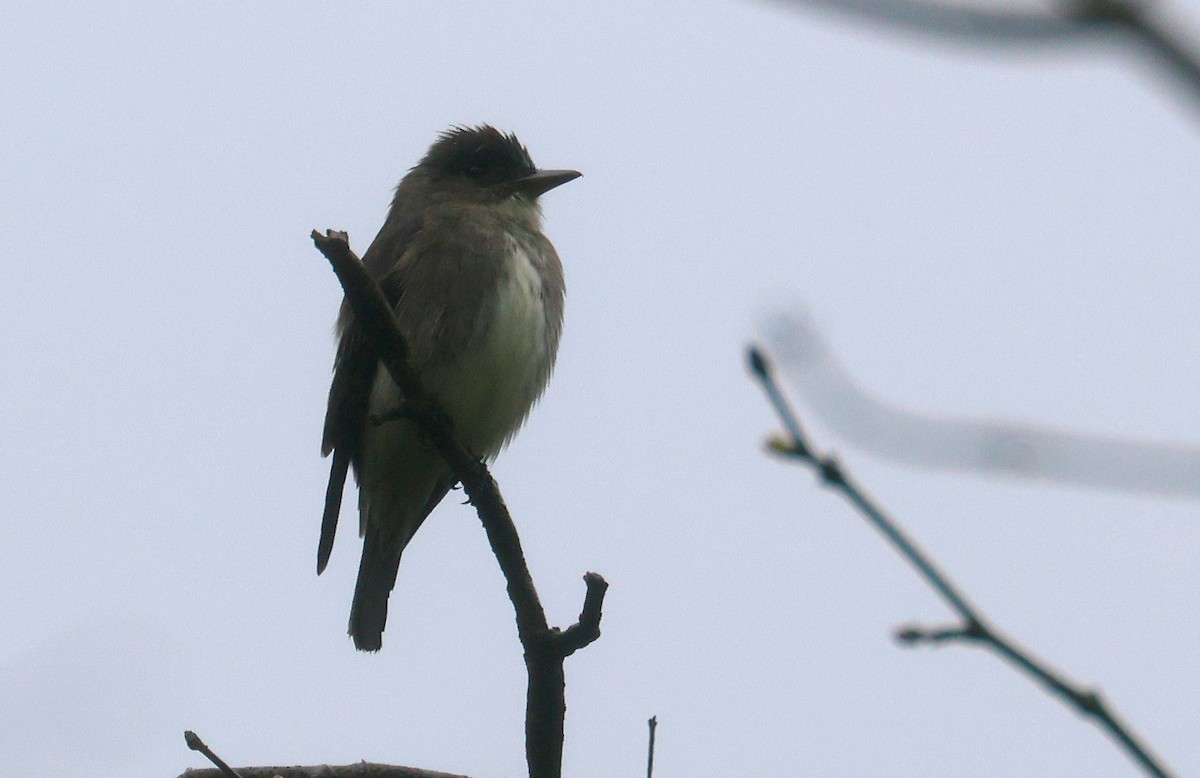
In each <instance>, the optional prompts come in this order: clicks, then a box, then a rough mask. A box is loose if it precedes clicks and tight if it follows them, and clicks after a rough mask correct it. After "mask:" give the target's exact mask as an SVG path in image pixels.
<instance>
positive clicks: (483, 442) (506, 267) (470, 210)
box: [317, 126, 580, 651]
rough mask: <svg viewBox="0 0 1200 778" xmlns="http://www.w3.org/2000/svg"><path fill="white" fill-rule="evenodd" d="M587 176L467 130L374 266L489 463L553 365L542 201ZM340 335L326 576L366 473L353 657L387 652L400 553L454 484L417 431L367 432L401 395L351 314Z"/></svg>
mask: <svg viewBox="0 0 1200 778" xmlns="http://www.w3.org/2000/svg"><path fill="white" fill-rule="evenodd" d="M579 175H580V174H579V173H578V172H576V171H574V170H539V169H538V168H537V167H535V166H534V164H533V161H532V160H531V159H530V157H529V152H528V151H527V150H526V149H525V147H524V146H523V145H521V143H520V141H518V140H517V139H516V137H515V136H513V135H511V134H505V133H502V132H500V131H499V130H496V129H494V128H492V127H488V126H480V127H454V128H452V129H450V130H448V131H447V132H445V133H443V134H442V135H441V136H439V137H438V139H437V141H436V142H435V143H434V144H433V145H432V146H431V147H430V148H429V151H428V152H427V153H426V154H425V156H424V157H423V158H422V159H421V161H420V162H419V163H417V165H416V167H414V168H412V170H410V171H409V172H408V174H407V175H406V176H405V177H404V179H403V180H402V181H401V182H400V185H399V186H398V187H396V196H395V198H394V199H393V200H392V207H391V210H390V211H389V213H388V217H387V220H386V221H385V222H384V224H383V228H382V229H381V230H380V231H379V234H378V235H377V236H376V237H375V240H374V242H372V243H371V246H370V248H368V249H367V253H366V254H365V255H364V256H363V265H364V266H365V267H366V269H367V271H368V272H369V273H370V274H371V276H372V277H374V278H375V280H376V281H377V282H378V283H379V285H380V286H381V287H382V289H383V292H384V295H385V296H386V297H387V300H388V302H389V303H390V304H391V306H392V308H393V310H394V311H395V314H396V319H397V321H398V322H399V324H400V329H401V331H402V332H403V333H404V336H405V337H406V338H407V340H408V345H409V349H410V358H411V363H412V365H413V366H414V367H415V368H416V372H417V374H418V375H419V376H420V378H421V381H422V383H423V384H424V386H425V387H426V389H428V390H429V391H430V392H431V393H432V394H433V396H434V397H435V398H436V400H437V401H438V403H439V404H440V406H441V408H442V409H443V410H444V411H446V413H447V414H448V415H449V417H450V419H451V421H452V422H453V425H454V433H455V436H456V437H457V439H458V440H459V442H460V443H462V444H463V445H464V446H465V447H466V448H467V450H468V451H470V452H472V453H473V454H476V455H478V456H480V457H484V458H486V459H491V458H493V457H495V456H496V454H497V453H499V451H500V449H501V448H503V447H504V446H505V444H507V443H508V441H509V440H510V439H511V438H512V437H513V435H515V434H516V432H517V429H518V428H520V426H521V424H522V423H523V422H524V421H525V417H526V416H527V415H528V414H529V410H530V408H532V407H533V404H534V402H536V401H537V399H538V397H540V396H541V394H542V391H543V390H544V389H545V388H546V382H547V381H548V380H549V378H550V372H551V370H552V369H553V367H554V358H555V355H556V353H557V351H558V341H559V334H560V332H561V331H562V315H563V295H564V291H565V287H564V282H563V274H562V265H561V264H560V262H559V260H558V254H557V253H556V252H555V251H554V246H552V245H551V244H550V241H549V240H547V239H546V236H545V235H543V234H542V214H541V208H540V207H539V205H538V197H539V196H540V195H542V194H545V193H546V192H548V191H549V190H551V189H553V188H554V187H556V186H559V185H560V184H565V183H566V182H568V181H571V180H572V179H575V178H578V177H579ZM337 331H338V334H339V338H340V339H339V343H338V349H337V357H336V359H335V362H334V375H333V385H332V386H331V387H330V389H329V406H328V410H327V411H326V415H325V433H324V438H323V442H322V446H321V448H322V453H323V454H325V455H328V454H330V453H331V452H332V454H333V464H332V467H331V471H330V475H329V486H328V488H327V490H326V494H325V514H324V517H323V519H322V522H321V539H320V543H319V545H318V548H317V573H318V574H320V573H321V572H322V571H323V570H324V569H325V565H326V564H327V563H328V561H329V553H330V550H331V549H332V547H333V536H334V531H335V530H336V528H337V518H338V511H339V509H340V506H341V499H342V488H343V486H344V484H345V480H346V473H347V470H348V469H349V468H351V467H353V469H354V474H355V477H356V479H357V481H358V510H359V534H360V535H362V537H363V550H362V561H361V562H360V563H359V568H358V583H357V585H356V586H355V590H354V603H353V605H352V606H351V609H350V630H349V631H350V636H351V637H352V638H353V639H354V645H355V647H356V648H358V649H359V650H362V651H378V650H379V648H380V647H381V646H382V643H383V628H384V623H385V621H386V620H387V601H388V595H389V594H390V593H391V591H392V588H393V587H394V586H395V583H396V571H397V569H398V568H399V565H400V555H401V554H402V553H403V551H404V548H405V546H407V545H408V543H409V541H410V540H412V537H413V534H414V533H415V532H416V531H417V529H418V528H419V527H420V526H421V522H423V521H424V520H425V517H426V516H428V515H429V513H430V511H432V510H433V509H434V508H435V507H436V506H437V504H438V503H439V502H441V500H442V498H443V497H445V495H446V492H447V491H448V490H449V489H450V488H451V487H452V486H453V485H454V483H455V480H456V479H455V477H454V475H453V473H451V472H450V468H449V467H448V466H447V465H446V463H445V462H444V461H443V460H442V458H441V457H440V456H439V455H438V453H437V451H436V450H435V449H434V448H433V446H432V444H431V443H430V441H429V440H428V439H427V437H426V436H425V435H424V434H423V433H422V432H421V431H420V430H419V429H418V428H417V426H416V424H415V423H414V422H413V421H411V420H407V419H403V418H401V419H397V420H394V421H386V422H384V423H382V424H371V423H369V422H368V417H369V416H371V415H374V414H386V413H388V412H389V411H394V410H396V409H397V408H398V407H399V406H400V405H401V403H402V400H403V398H402V397H401V394H400V390H399V387H397V386H396V384H395V382H394V381H393V380H392V378H391V376H390V375H389V374H388V372H387V370H385V369H384V368H383V367H382V366H381V365H380V364H379V362H378V360H377V359H376V356H375V353H374V352H373V351H372V350H371V348H370V347H369V346H368V344H367V343H366V342H365V336H364V334H363V333H362V331H361V330H360V328H359V326H358V325H357V324H356V323H355V321H354V314H353V312H352V311H351V310H350V309H349V307H348V306H347V305H346V303H345V302H343V303H342V308H341V311H340V313H339V316H338V322H337Z"/></svg>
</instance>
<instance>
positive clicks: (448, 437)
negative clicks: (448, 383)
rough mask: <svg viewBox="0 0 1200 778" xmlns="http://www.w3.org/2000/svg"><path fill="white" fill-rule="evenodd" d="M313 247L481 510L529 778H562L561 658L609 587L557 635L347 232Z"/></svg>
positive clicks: (593, 595) (508, 529) (495, 494)
mask: <svg viewBox="0 0 1200 778" xmlns="http://www.w3.org/2000/svg"><path fill="white" fill-rule="evenodd" d="M312 239H313V243H315V244H316V246H317V249H319V250H320V252H321V253H322V254H324V255H325V258H326V259H328V260H329V263H330V264H331V265H332V266H333V271H334V273H336V274H337V277H338V281H340V282H341V284H342V288H343V289H344V290H345V293H346V301H347V302H348V303H349V304H350V307H351V308H352V309H353V311H354V316H355V319H356V321H357V322H358V323H359V325H360V326H361V327H362V329H363V332H364V333H365V334H366V337H367V339H368V342H370V343H371V344H372V345H373V346H374V348H375V351H376V353H377V354H378V355H379V361H380V362H382V363H383V366H384V367H385V368H386V369H387V371H388V373H390V374H391V376H392V380H393V381H395V382H396V384H397V386H399V387H400V390H401V393H402V394H403V397H404V404H405V414H406V416H408V417H409V418H412V419H414V420H415V421H416V422H417V423H418V424H419V425H420V426H421V428H422V429H423V430H424V431H425V432H426V433H427V434H428V435H429V437H430V440H431V441H432V442H433V444H434V446H436V448H437V450H438V453H440V454H441V456H442V457H443V458H444V459H445V460H446V463H447V464H448V465H449V466H450V469H451V470H452V471H453V472H454V475H455V476H456V477H457V478H458V480H459V481H461V482H462V485H463V490H464V491H466V493H467V498H468V500H470V502H471V504H472V505H474V506H475V511H476V512H477V513H478V514H479V520H480V522H481V523H482V524H483V529H484V532H485V533H486V534H487V538H488V542H489V543H490V544H491V547H492V551H493V553H495V555H496V560H497V561H498V562H499V564H500V569H501V571H502V572H503V573H504V580H505V582H506V585H507V589H508V596H509V599H510V600H511V601H512V604H513V609H514V610H515V611H516V617H517V635H518V637H519V638H520V640H521V646H522V648H523V649H524V651H525V668H526V672H527V675H528V679H529V685H528V688H527V692H526V698H525V758H526V761H527V763H528V765H529V775H530V778H559V776H560V775H561V774H562V746H563V720H564V718H565V716H566V710H567V706H566V699H565V696H564V685H565V676H564V673H563V659H564V658H565V657H566V656H567V655H568V654H570V653H572V652H574V651H576V650H578V649H580V648H583V647H584V646H586V645H588V644H589V643H591V642H592V641H594V640H596V638H598V637H599V636H600V612H601V607H602V605H603V602H604V592H605V590H606V589H607V588H608V584H607V583H605V582H604V579H603V578H601V577H600V576H599V575H597V574H595V573H589V574H588V575H587V576H585V579H584V580H585V581H586V583H587V595H586V596H585V598H584V608H583V613H582V614H581V615H580V624H578V625H575V626H573V627H570V628H568V629H567V630H565V631H559V630H557V629H551V628H550V626H549V623H548V622H547V620H546V611H545V609H543V608H542V603H541V600H540V599H539V598H538V594H537V590H536V589H535V588H534V585H533V578H532V577H531V576H530V575H529V566H528V565H527V564H526V563H525V554H524V552H523V551H522V549H521V538H520V536H519V535H518V534H517V529H516V526H515V525H514V524H513V521H512V517H511V516H510V515H509V513H508V507H507V506H506V505H505V504H504V498H503V497H502V496H501V494H500V489H499V487H498V486H497V485H496V481H495V479H493V478H492V475H491V473H490V472H488V469H487V466H486V465H484V464H483V462H481V461H480V460H478V459H476V458H475V457H474V456H472V455H471V454H470V453H469V452H468V451H467V450H466V449H465V448H464V447H463V446H462V444H460V443H459V442H458V441H457V440H456V439H455V437H454V434H453V429H452V424H451V422H450V419H449V417H447V415H446V414H445V412H443V411H442V410H441V409H440V408H439V407H438V405H437V402H436V401H435V400H434V398H433V397H432V396H431V395H430V394H429V393H428V392H427V391H425V388H424V387H423V386H422V384H421V379H420V376H418V375H417V373H416V371H415V370H413V368H412V366H411V365H410V364H409V362H408V353H409V352H408V345H407V343H405V340H404V335H403V334H402V333H401V332H400V329H399V327H398V326H397V324H396V318H395V316H394V315H393V313H392V309H391V307H390V306H389V305H388V303H387V299H386V298H385V297H384V295H383V292H382V291H381V290H380V288H379V285H378V284H376V283H375V281H374V279H372V278H371V276H370V274H368V273H367V271H366V269H365V268H364V267H363V265H362V262H361V261H360V260H359V258H358V257H357V256H355V254H354V252H353V251H351V250H350V243H349V239H348V237H347V236H346V234H345V233H342V232H334V231H328V232H326V233H325V234H324V235H322V234H321V233H319V232H317V231H316V230H313V232H312Z"/></svg>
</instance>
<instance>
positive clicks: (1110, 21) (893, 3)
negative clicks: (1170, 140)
mask: <svg viewBox="0 0 1200 778" xmlns="http://www.w3.org/2000/svg"><path fill="white" fill-rule="evenodd" d="M780 1H782V2H784V3H785V4H786V5H789V6H800V5H812V6H819V7H822V8H829V9H832V10H835V11H840V12H844V13H848V14H852V15H855V16H858V17H860V18H863V19H866V20H868V21H872V22H877V23H881V24H884V25H888V26H891V27H897V28H901V29H905V30H908V31H910V32H918V33H923V34H928V35H935V36H938V37H943V38H947V39H951V40H954V41H957V42H963V43H971V44H981V45H997V44H999V45H1006V44H1016V45H1022V44H1025V45H1030V44H1032V45H1055V44H1059V43H1063V42H1067V41H1073V40H1078V39H1082V38H1085V37H1094V36H1095V35H1097V34H1108V33H1118V34H1125V35H1127V36H1129V37H1130V38H1131V39H1133V40H1134V41H1136V42H1137V43H1138V44H1139V45H1141V46H1142V48H1143V49H1144V50H1145V51H1147V52H1149V53H1150V54H1151V55H1152V57H1153V61H1154V62H1156V63H1158V64H1159V65H1160V66H1162V67H1163V68H1164V70H1165V71H1166V72H1168V73H1170V74H1171V75H1172V76H1174V78H1175V80H1176V82H1177V83H1179V84H1180V85H1182V86H1183V87H1184V89H1185V90H1186V91H1187V92H1188V95H1189V97H1190V98H1191V100H1192V101H1193V104H1194V105H1195V107H1197V108H1200V54H1197V51H1196V47H1195V46H1194V45H1193V44H1192V43H1191V42H1189V41H1187V40H1185V39H1184V38H1183V36H1181V35H1180V34H1179V33H1178V32H1176V31H1174V30H1171V29H1169V28H1168V27H1167V25H1165V24H1164V23H1163V22H1162V21H1161V20H1160V19H1158V18H1157V17H1156V16H1155V14H1154V13H1153V11H1152V9H1151V8H1150V6H1149V3H1148V2H1143V1H1142V0H1061V2H1060V3H1059V4H1058V6H1057V9H1058V10H1057V11H1048V12H1046V13H1037V12H1033V11H1018V10H1012V9H1007V10H1006V9H989V8H983V7H978V6H977V7H970V6H968V5H965V4H962V3H947V2H922V0H777V2H780Z"/></svg>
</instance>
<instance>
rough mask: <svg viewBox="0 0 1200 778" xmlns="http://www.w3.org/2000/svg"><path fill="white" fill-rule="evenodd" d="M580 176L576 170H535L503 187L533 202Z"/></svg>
mask: <svg viewBox="0 0 1200 778" xmlns="http://www.w3.org/2000/svg"><path fill="white" fill-rule="evenodd" d="M582 175H583V173H580V172H579V171H578V170H536V171H534V172H533V173H530V174H529V175H527V176H521V177H520V178H518V179H516V180H513V181H509V182H507V183H506V184H504V186H505V187H506V188H508V189H509V191H511V192H512V193H513V194H523V195H525V196H526V197H528V198H529V199H530V200H533V199H536V198H537V197H540V196H541V195H544V194H546V192H549V191H550V190H551V189H553V188H554V187H556V186H562V185H563V184H565V183H567V182H568V181H574V180H575V179H577V178H579V177H580V176H582Z"/></svg>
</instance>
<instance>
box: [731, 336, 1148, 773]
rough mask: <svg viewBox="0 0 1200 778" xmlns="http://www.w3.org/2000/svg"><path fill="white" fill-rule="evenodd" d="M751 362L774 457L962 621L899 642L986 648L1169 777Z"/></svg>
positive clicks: (762, 360) (762, 366) (915, 631)
mask: <svg viewBox="0 0 1200 778" xmlns="http://www.w3.org/2000/svg"><path fill="white" fill-rule="evenodd" d="M749 358H750V370H751V372H752V373H753V374H754V376H755V377H756V378H757V379H758V381H759V382H760V383H761V384H762V387H763V390H764V391H765V392H766V393H767V397H768V399H769V400H770V401H771V405H772V406H773V407H774V408H775V412H776V414H777V415H778V416H779V419H780V421H781V422H783V426H784V429H785V430H786V431H787V434H788V439H786V440H783V439H774V440H772V441H771V443H770V447H771V449H772V450H773V451H775V452H776V453H778V454H781V455H784V456H788V457H791V458H793V459H797V460H799V461H800V462H802V463H803V464H806V465H808V466H810V467H811V468H813V470H815V471H816V473H817V475H818V477H819V478H820V479H821V483H822V484H823V485H825V486H827V487H829V488H831V489H833V490H835V491H837V492H839V493H840V494H841V495H842V496H843V497H845V498H846V499H847V500H849V501H850V503H851V504H852V505H854V507H855V508H857V509H858V511H859V513H861V514H862V515H863V517H864V518H866V520H867V521H868V522H870V523H871V525H872V526H874V527H875V529H877V530H879V532H881V533H882V534H883V536H884V537H885V538H886V539H887V541H888V542H889V543H891V545H892V546H893V547H894V548H895V549H896V552H897V553H899V554H900V556H902V557H904V559H905V561H907V562H908V563H909V564H911V565H912V566H913V567H914V568H916V570H917V572H918V573H919V574H920V576H921V578H923V579H924V580H925V582H926V583H927V584H929V586H930V587H931V588H932V589H933V590H934V591H936V592H937V593H938V594H939V595H941V597H942V599H943V600H945V601H946V603H947V604H948V605H949V606H950V608H951V609H952V610H953V611H954V612H955V613H957V614H958V616H959V618H961V619H962V623H961V624H958V625H955V626H952V627H942V628H937V629H923V628H920V627H911V626H910V627H903V628H901V629H900V630H898V631H897V633H896V638H897V639H898V640H899V641H900V642H901V643H903V644H906V645H917V644H921V643H928V644H941V643H949V642H954V641H965V642H968V643H974V644H978V645H982V646H985V647H987V648H990V649H991V650H993V651H995V652H996V653H997V654H999V655H1000V656H1002V657H1003V658H1004V659H1006V660H1008V662H1009V663H1011V664H1012V665H1014V666H1015V667H1017V668H1018V669H1020V670H1023V671H1024V672H1025V673H1027V674H1028V675H1030V676H1032V677H1033V678H1034V679H1035V680H1036V681H1037V682H1038V683H1040V684H1041V685H1042V687H1043V688H1045V689H1046V690H1047V691H1048V692H1050V693H1051V694H1053V695H1055V696H1057V697H1058V698H1059V699H1061V700H1062V701H1063V702H1064V703H1066V704H1067V705H1069V706H1071V707H1073V708H1075V709H1077V710H1078V711H1079V712H1080V713H1082V714H1084V715H1085V716H1089V717H1091V718H1092V719H1093V720H1094V721H1095V722H1096V723H1097V725H1098V726H1100V727H1101V728H1102V729H1103V730H1104V731H1105V732H1107V733H1108V734H1109V735H1110V736H1111V737H1112V738H1113V739H1114V740H1116V741H1117V742H1118V743H1119V744H1120V745H1121V747H1122V748H1124V749H1125V751H1126V753H1127V754H1128V755H1129V757H1130V758H1131V759H1133V761H1135V762H1137V764H1138V765H1139V766H1140V767H1141V768H1142V769H1143V770H1144V771H1145V772H1146V773H1147V774H1148V775H1153V776H1158V778H1168V776H1170V775H1171V773H1169V772H1168V771H1167V768H1166V767H1165V766H1163V764H1162V763H1161V762H1160V761H1159V760H1158V759H1157V758H1156V757H1155V756H1153V755H1152V754H1151V753H1150V750H1149V748H1148V747H1147V746H1146V745H1144V744H1142V743H1141V742H1140V741H1139V740H1138V739H1137V737H1136V736H1135V735H1134V734H1133V732H1132V730H1130V728H1129V727H1128V726H1127V725H1126V724H1124V723H1123V722H1122V721H1121V720H1120V719H1119V718H1118V717H1117V715H1116V713H1114V712H1113V711H1112V710H1110V709H1109V707H1108V706H1107V705H1106V704H1105V702H1104V701H1103V699H1101V697H1100V693H1099V692H1098V691H1095V690H1092V689H1085V688H1083V687H1081V686H1079V685H1078V684H1076V683H1073V682H1072V681H1069V680H1067V679H1066V678H1065V677H1064V676H1063V675H1062V674H1061V673H1059V672H1058V671H1057V670H1055V669H1054V668H1052V667H1050V666H1049V665H1048V664H1047V663H1046V662H1044V661H1043V660H1041V659H1039V658H1037V657H1035V656H1034V655H1033V654H1032V653H1030V652H1029V651H1028V650H1026V649H1025V648H1023V647H1022V646H1020V645H1019V644H1018V643H1016V642H1015V641H1014V640H1012V639H1011V638H1009V637H1007V636H1005V635H1004V634H1002V633H1001V632H1000V631H999V630H997V629H996V628H995V627H992V626H991V625H990V624H988V622H987V620H986V619H985V618H984V617H983V614H982V613H981V612H980V611H979V610H978V609H977V608H976V607H975V606H974V605H972V604H971V603H970V602H969V601H968V600H967V598H966V596H965V595H963V594H962V592H960V591H959V589H958V587H957V586H956V585H955V584H954V583H953V582H952V581H951V580H950V579H949V577H948V576H946V574H945V573H943V572H942V571H941V570H939V569H938V567H937V565H936V564H934V562H933V560H932V559H930V558H929V556H928V555H927V554H926V553H925V552H924V551H922V550H921V549H920V548H919V547H918V546H917V545H916V543H914V542H913V541H912V540H911V539H909V537H908V536H907V535H906V534H905V533H904V531H903V530H902V529H901V528H900V527H899V525H898V524H896V522H895V521H893V520H892V519H891V518H890V517H889V516H888V515H887V514H886V513H884V511H883V509H882V508H880V507H879V506H878V505H876V504H875V502H874V501H873V500H872V499H871V498H870V497H868V496H867V495H866V493H865V492H863V490H862V489H860V488H859V487H858V485H857V484H855V483H854V482H853V481H852V480H850V478H849V477H848V476H847V475H846V472H845V470H844V469H843V468H842V466H841V464H839V463H838V461H837V460H836V459H834V458H833V457H832V456H829V455H824V454H820V453H818V452H817V451H816V450H815V449H814V448H813V446H812V443H811V441H810V440H809V438H808V436H807V435H806V434H805V432H804V429H803V428H802V427H801V425H800V422H799V421H798V420H797V418H796V414H795V413H794V412H793V410H792V408H791V405H790V404H789V403H788V401H787V398H786V397H785V396H784V395H783V392H782V391H781V390H780V388H779V384H778V383H777V382H776V381H775V377H774V374H773V372H772V369H771V364H770V363H769V362H768V361H767V358H766V356H764V355H763V353H762V352H761V351H760V350H759V349H757V348H755V347H751V348H750V352H749Z"/></svg>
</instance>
